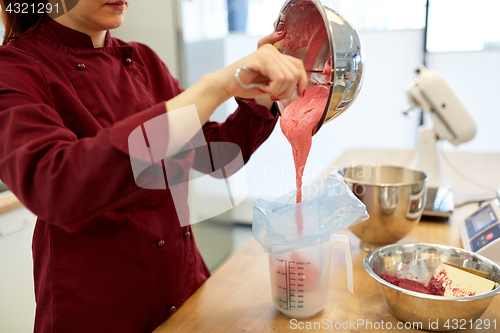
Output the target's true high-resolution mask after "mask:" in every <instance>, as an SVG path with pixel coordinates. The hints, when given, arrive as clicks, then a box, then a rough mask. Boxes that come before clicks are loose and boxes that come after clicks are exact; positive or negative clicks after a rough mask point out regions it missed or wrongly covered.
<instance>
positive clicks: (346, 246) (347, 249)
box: [330, 234, 354, 293]
mask: <svg viewBox="0 0 500 333" xmlns="http://www.w3.org/2000/svg"><path fill="white" fill-rule="evenodd" d="M330 247H331V248H332V247H337V248H340V249H342V250H343V251H344V254H345V264H346V268H347V289H349V291H350V292H351V293H354V283H353V274H352V253H351V241H350V240H349V237H347V236H346V235H335V234H333V235H332V236H331V237H330Z"/></svg>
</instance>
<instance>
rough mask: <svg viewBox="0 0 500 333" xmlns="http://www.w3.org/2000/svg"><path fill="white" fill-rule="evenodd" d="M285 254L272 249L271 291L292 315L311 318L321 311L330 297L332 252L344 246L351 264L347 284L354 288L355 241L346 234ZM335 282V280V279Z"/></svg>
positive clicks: (288, 314)
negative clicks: (352, 241) (353, 251)
mask: <svg viewBox="0 0 500 333" xmlns="http://www.w3.org/2000/svg"><path fill="white" fill-rule="evenodd" d="M320 241H321V240H318V245H313V246H309V247H306V248H304V249H300V250H297V251H291V252H287V253H283V254H274V253H269V272H270V275H271V293H272V298H273V303H274V305H275V306H276V307H277V308H278V310H280V311H281V312H282V313H283V314H284V315H286V316H288V317H292V318H297V319H301V318H309V317H312V316H314V315H315V314H317V313H318V312H319V311H321V310H322V309H323V308H324V307H325V304H326V301H327V298H328V286H329V277H330V253H331V249H332V248H334V247H335V248H341V249H342V250H344V253H345V259H346V265H347V288H348V289H349V291H350V292H351V293H352V292H353V281H352V259H351V243H350V241H349V237H347V236H345V235H332V236H331V237H330V238H329V240H327V241H326V242H322V243H321V244H320ZM334 283H335V281H334Z"/></svg>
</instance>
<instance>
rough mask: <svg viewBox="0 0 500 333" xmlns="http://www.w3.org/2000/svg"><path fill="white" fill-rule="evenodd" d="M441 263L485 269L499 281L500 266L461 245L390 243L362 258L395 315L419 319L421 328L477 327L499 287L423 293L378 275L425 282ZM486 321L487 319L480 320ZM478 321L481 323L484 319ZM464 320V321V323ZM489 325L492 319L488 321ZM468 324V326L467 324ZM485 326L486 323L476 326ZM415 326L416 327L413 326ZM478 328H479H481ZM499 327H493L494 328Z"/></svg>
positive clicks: (447, 329)
mask: <svg viewBox="0 0 500 333" xmlns="http://www.w3.org/2000/svg"><path fill="white" fill-rule="evenodd" d="M441 263H452V264H456V265H458V266H461V267H467V268H472V269H475V270H478V271H481V272H484V273H487V275H488V276H487V278H488V279H489V280H492V281H495V282H497V283H500V266H499V265H498V264H496V263H494V262H493V261H491V260H489V259H487V258H485V257H483V256H481V255H478V254H476V253H473V252H469V251H466V250H463V249H458V248H454V247H449V246H446V245H437V244H419V243H411V244H393V245H388V246H384V247H382V248H379V249H376V250H373V251H372V252H370V253H369V254H368V255H367V256H366V257H365V259H364V267H365V270H366V272H367V273H368V274H369V275H370V276H371V277H372V278H373V279H374V280H375V281H376V284H377V289H378V291H379V294H380V296H381V297H382V300H383V302H384V304H385V305H386V306H387V308H388V309H389V310H390V311H391V313H392V314H393V315H394V316H395V317H396V318H398V319H400V320H402V321H404V322H407V323H418V324H420V325H421V326H420V327H418V328H420V329H424V330H433V331H451V330H457V329H459V328H460V327H461V326H462V329H463V328H466V327H467V328H470V327H471V325H472V326H473V327H476V326H477V325H478V324H479V321H477V319H479V318H480V317H481V316H482V315H483V313H484V312H485V311H486V309H487V308H488V306H489V305H490V303H491V301H492V300H493V297H494V296H496V295H498V294H500V287H497V288H495V289H494V290H492V291H490V292H487V293H485V294H480V295H475V296H465V297H445V296H434V295H426V294H422V293H418V292H414V291H409V290H406V289H403V288H400V287H397V286H395V285H393V284H391V283H389V282H387V281H385V280H384V279H382V278H381V277H380V276H381V275H382V274H384V273H387V274H389V275H395V276H398V277H401V278H410V279H412V280H417V281H420V282H423V283H426V282H427V281H429V280H430V278H431V276H432V274H434V272H435V271H436V269H437V267H438V266H439V264H441ZM483 322H484V323H486V320H485V321H483ZM483 322H481V324H482V323H483ZM463 323H467V324H466V325H465V326H466V327H465V326H464V324H463ZM487 324H488V329H492V328H493V323H491V324H490V323H489V322H488V323H487ZM467 325H469V326H467ZM479 327H481V328H483V329H485V331H488V332H491V331H490V330H486V326H478V328H479ZM416 328H417V327H416ZM481 328H479V329H481ZM497 328H498V327H496V325H495V328H494V330H495V331H496V329H497Z"/></svg>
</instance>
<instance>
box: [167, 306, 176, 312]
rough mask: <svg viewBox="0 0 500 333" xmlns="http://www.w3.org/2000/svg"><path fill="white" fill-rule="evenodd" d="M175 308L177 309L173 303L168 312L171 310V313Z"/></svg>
mask: <svg viewBox="0 0 500 333" xmlns="http://www.w3.org/2000/svg"><path fill="white" fill-rule="evenodd" d="M175 310H177V308H176V307H175V306H173V305H172V306H171V307H169V308H168V312H170V313H174V312H175Z"/></svg>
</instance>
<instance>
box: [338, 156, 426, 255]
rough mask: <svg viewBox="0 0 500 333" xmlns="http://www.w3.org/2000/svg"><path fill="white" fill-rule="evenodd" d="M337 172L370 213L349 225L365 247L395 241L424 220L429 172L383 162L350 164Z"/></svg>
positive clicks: (369, 247) (364, 248)
mask: <svg viewBox="0 0 500 333" xmlns="http://www.w3.org/2000/svg"><path fill="white" fill-rule="evenodd" d="M337 172H338V175H340V176H339V177H340V178H341V179H342V180H343V181H344V182H345V183H346V184H347V186H348V187H349V188H350V189H351V191H352V192H353V193H354V195H356V197H357V198H358V199H360V200H361V201H362V202H363V203H364V204H365V206H366V211H367V212H368V214H369V215H370V217H369V218H368V219H367V220H365V221H363V222H361V223H358V224H355V225H352V226H350V227H349V229H350V230H351V231H352V232H353V233H354V234H355V235H356V236H358V237H359V239H360V240H361V243H360V245H361V248H362V249H363V250H365V251H370V250H372V249H374V248H377V247H380V246H383V245H387V244H392V243H395V242H397V241H398V240H400V239H401V238H403V237H404V236H406V235H407V234H408V233H409V232H410V231H411V230H412V229H413V228H415V227H416V226H417V224H418V223H419V222H420V218H421V217H422V212H423V210H424V205H425V198H426V193H427V187H426V184H425V182H426V178H427V175H426V174H425V173H423V172H421V171H416V170H412V169H408V168H404V167H397V166H388V165H381V164H369V165H359V166H352V167H346V168H341V169H339V170H338V171H337Z"/></svg>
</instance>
